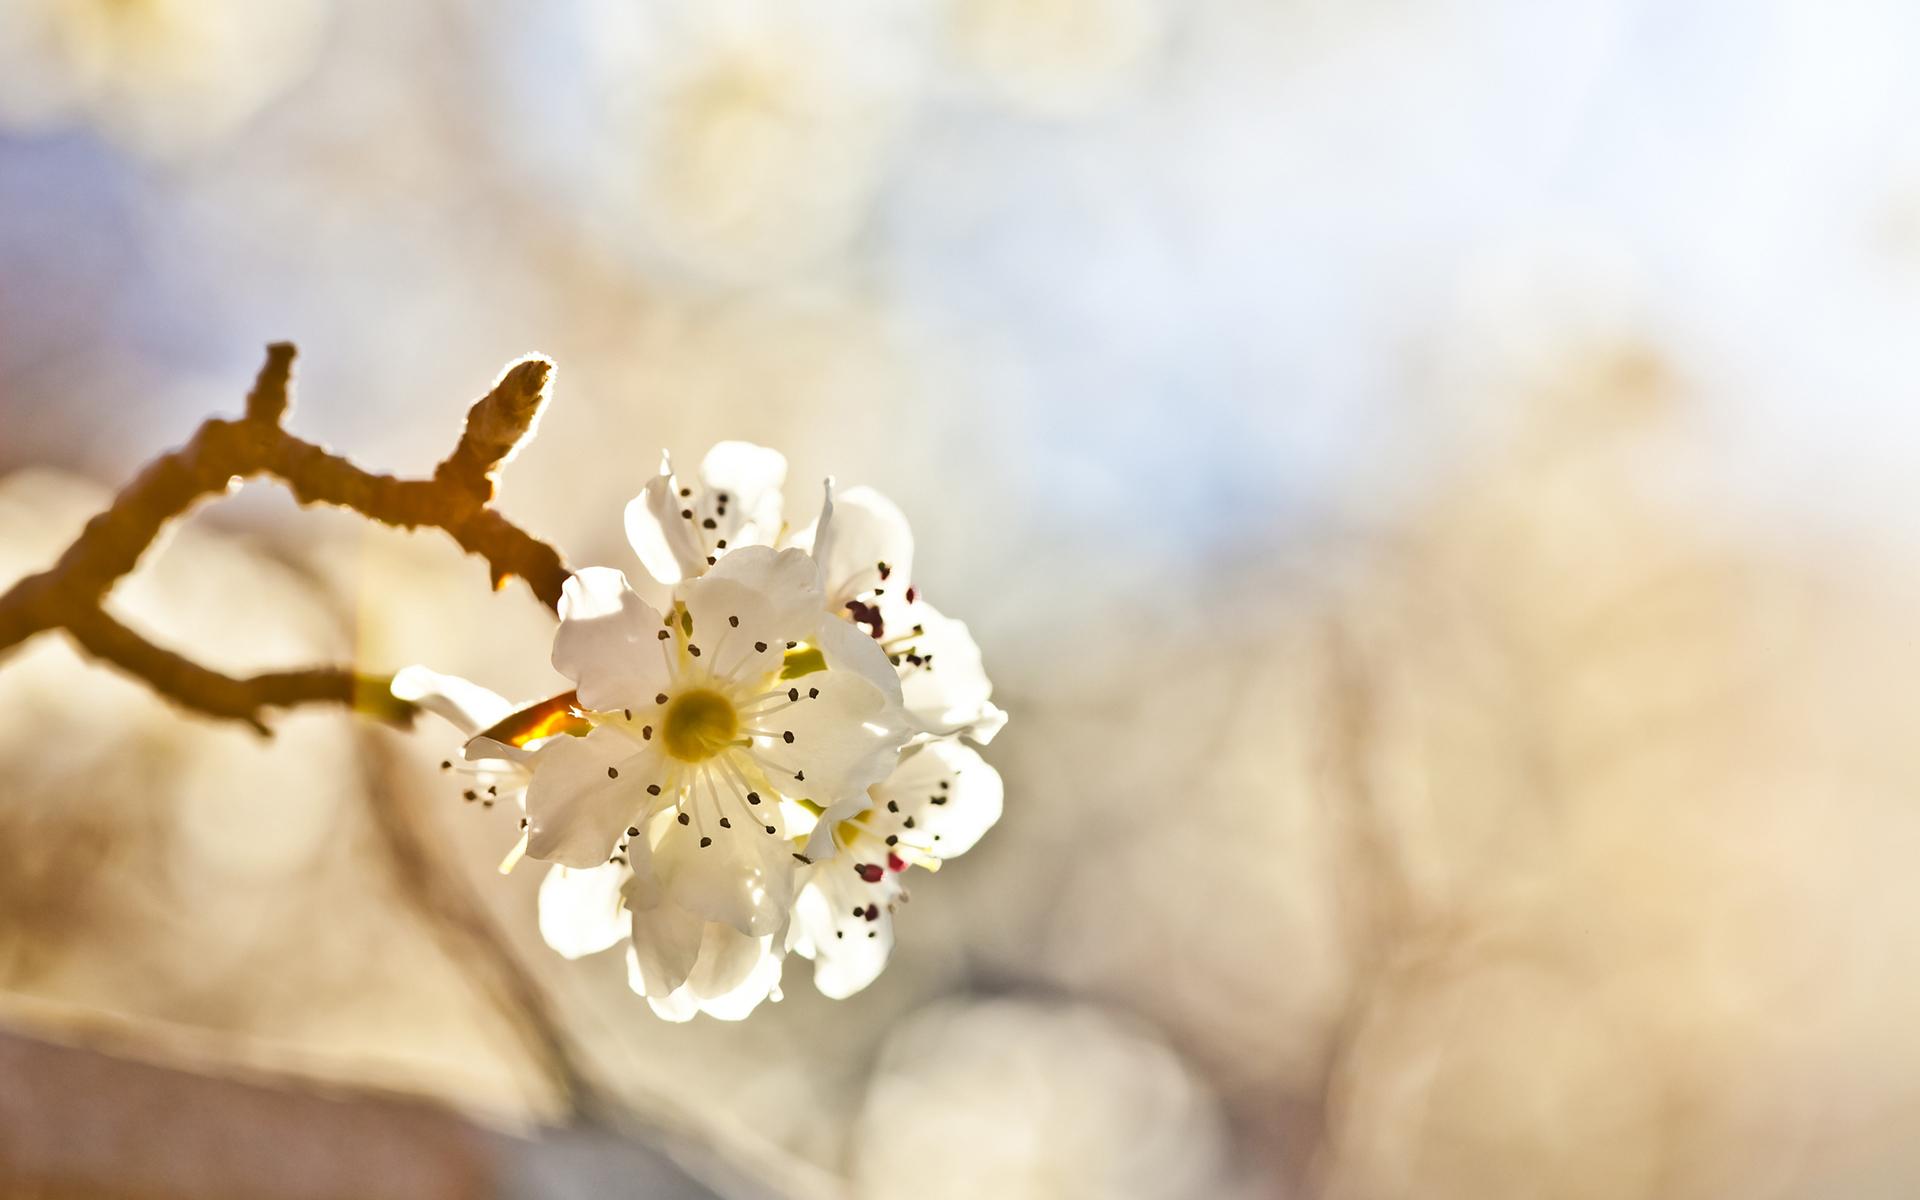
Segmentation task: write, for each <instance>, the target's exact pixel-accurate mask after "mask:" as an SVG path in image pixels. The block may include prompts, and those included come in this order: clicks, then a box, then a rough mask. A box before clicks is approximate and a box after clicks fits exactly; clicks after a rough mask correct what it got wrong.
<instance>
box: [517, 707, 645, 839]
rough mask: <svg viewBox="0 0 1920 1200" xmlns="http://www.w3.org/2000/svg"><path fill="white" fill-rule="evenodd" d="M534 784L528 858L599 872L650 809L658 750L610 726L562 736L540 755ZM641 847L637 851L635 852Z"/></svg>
mask: <svg viewBox="0 0 1920 1200" xmlns="http://www.w3.org/2000/svg"><path fill="white" fill-rule="evenodd" d="M532 761H533V782H532V783H530V784H528V785H527V821H528V829H527V853H528V854H529V855H531V856H532V857H534V858H544V859H548V860H550V861H553V862H558V863H563V864H565V865H566V866H569V867H597V866H599V865H600V864H601V863H604V862H606V861H607V859H608V857H610V856H611V855H612V854H613V851H614V847H615V846H616V845H617V844H618V842H619V840H620V835H621V833H623V832H624V831H625V830H626V828H627V826H628V825H630V824H632V823H634V822H636V821H638V820H639V819H640V818H641V817H642V816H643V815H644V814H645V813H646V810H647V806H648V801H649V799H650V797H649V796H648V794H647V792H646V790H645V789H646V786H647V785H648V784H649V783H653V782H657V781H658V779H659V777H660V774H661V764H660V755H659V754H658V752H656V751H654V750H652V749H650V748H643V747H642V746H640V745H639V744H638V743H636V742H635V741H634V740H633V739H632V738H630V737H628V736H627V735H626V734H624V733H621V732H620V731H619V730H617V729H614V728H611V727H609V726H605V725H603V726H601V727H599V728H598V729H595V730H594V731H593V732H592V733H590V734H588V735H587V736H586V737H583V738H577V737H557V738H553V739H551V740H549V741H547V742H544V743H542V745H541V747H540V749H539V750H537V751H535V752H534V756H533V760H532ZM636 849H638V848H637V847H636Z"/></svg>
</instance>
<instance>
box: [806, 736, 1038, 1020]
mask: <svg viewBox="0 0 1920 1200" xmlns="http://www.w3.org/2000/svg"><path fill="white" fill-rule="evenodd" d="M869 791H870V793H871V797H872V801H873V803H872V806H871V807H869V808H868V809H866V810H865V811H864V812H861V813H859V814H857V815H855V816H853V817H849V818H848V819H846V820H844V821H840V822H838V823H836V824H835V825H834V826H833V830H832V836H833V838H834V840H835V842H836V843H837V844H838V845H839V846H840V847H841V849H842V850H843V851H844V853H841V854H839V855H836V856H835V857H834V858H832V859H831V860H829V861H824V862H821V863H818V864H816V865H815V866H814V867H812V868H811V873H810V875H809V877H808V879H807V882H806V885H805V887H804V888H803V889H802V891H801V893H800V897H799V900H798V901H797V902H796V903H795V905H794V926H793V934H792V935H791V941H792V948H793V949H794V950H795V951H796V952H797V953H799V954H801V955H803V956H804V957H807V958H811V959H813V960H814V971H813V982H814V986H815V987H817V988H819V989H820V991H822V992H823V993H825V994H826V995H828V996H832V997H834V998H835V999H840V998H843V997H846V996H850V995H852V994H853V993H855V992H857V991H859V990H860V989H861V988H864V987H866V986H867V985H868V984H869V983H872V982H873V980H874V978H875V977H876V976H878V975H879V974H880V971H881V968H883V967H885V966H886V964H887V956H888V955H889V954H890V953H891V952H892V950H893V911H894V908H895V907H896V906H897V905H898V904H899V903H900V901H902V900H904V899H905V898H906V890H905V888H904V887H903V886H902V884H901V876H902V875H903V874H904V873H905V872H906V870H907V868H908V867H911V866H921V867H925V868H927V869H928V870H934V871H937V870H939V869H940V864H941V862H942V861H943V860H945V859H948V858H952V857H954V856H955V855H958V854H964V853H965V852H966V851H967V850H969V849H971V848H972V846H973V844H974V843H975V842H977V841H979V840H980V835H981V834H983V833H985V832H986V831H987V830H988V829H989V828H990V827H992V825H993V823H994V822H995V821H998V820H999V819H1000V805H1001V799H1002V785H1001V782H1000V774H999V772H997V771H995V770H994V769H993V768H992V767H991V766H989V765H987V763H986V761H985V760H983V759H982V758H981V757H980V755H979V754H978V753H977V752H976V751H974V750H973V749H972V748H970V747H968V746H965V745H962V744H961V743H960V741H959V740H958V739H956V738H951V737H949V738H941V739H938V740H935V741H930V742H923V743H921V744H919V745H916V746H913V747H910V748H909V749H908V750H907V751H906V752H905V753H904V754H902V755H901V756H900V765H899V767H898V768H896V769H895V770H894V772H893V774H892V775H891V776H889V777H888V778H887V779H886V781H885V782H883V783H879V784H876V785H874V786H873V787H872V788H871V789H869Z"/></svg>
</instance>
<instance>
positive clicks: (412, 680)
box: [388, 666, 533, 808]
mask: <svg viewBox="0 0 1920 1200" xmlns="http://www.w3.org/2000/svg"><path fill="white" fill-rule="evenodd" d="M388 690H389V691H391V692H392V693H393V694H394V695H395V696H396V697H398V698H399V699H401V700H408V701H411V702H412V703H414V704H417V705H419V706H420V707H421V708H423V709H425V710H427V711H428V712H430V713H433V714H434V715H435V716H438V717H441V718H443V719H445V720H446V721H447V722H448V723H449V724H451V725H452V726H453V727H454V728H456V729H458V730H459V731H460V732H461V733H462V734H464V735H465V737H466V746H465V750H464V753H463V756H462V760H461V761H455V760H453V759H451V758H449V759H444V760H442V761H441V763H440V768H441V770H443V771H447V772H449V773H453V774H458V775H461V776H464V777H465V778H464V781H463V782H464V784H465V786H464V787H463V789H462V793H461V794H462V795H463V796H465V798H466V799H468V800H478V801H481V802H482V803H484V804H485V805H486V806H487V807H489V808H491V807H492V806H493V805H494V804H495V803H496V802H497V801H500V800H509V801H512V802H514V803H517V804H520V805H522V806H524V805H525V803H526V793H527V784H528V783H529V782H530V781H531V780H532V778H533V773H532V771H531V770H529V769H528V767H527V760H528V759H529V758H531V757H532V753H533V752H532V750H530V749H528V748H527V747H525V746H518V745H512V744H509V743H506V742H502V741H499V740H496V739H494V738H487V737H482V736H480V735H481V734H482V733H483V732H485V731H486V730H489V729H492V728H493V727H494V726H495V725H497V724H498V723H499V722H501V721H503V720H505V719H506V718H507V717H508V716H510V715H511V714H512V713H513V711H514V707H513V705H512V704H510V703H508V702H507V700H506V699H504V698H503V697H501V696H499V695H497V694H495V693H493V692H490V691H488V690H487V689H486V688H484V687H481V686H480V685H479V684H477V683H473V682H471V681H469V680H465V679H462V678H460V677H459V676H458V675H442V674H440V673H439V672H437V671H430V670H428V669H427V668H426V667H422V666H412V667H408V668H406V669H405V670H403V671H401V672H400V673H399V674H397V675H395V676H394V677H393V683H392V684H391V685H389V688H388Z"/></svg>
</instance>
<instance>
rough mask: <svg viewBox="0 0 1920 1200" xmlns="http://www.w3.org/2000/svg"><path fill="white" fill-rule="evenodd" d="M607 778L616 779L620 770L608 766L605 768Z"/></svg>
mask: <svg viewBox="0 0 1920 1200" xmlns="http://www.w3.org/2000/svg"><path fill="white" fill-rule="evenodd" d="M607 778H608V779H618V778H620V771H619V769H618V768H617V767H608V768H607Z"/></svg>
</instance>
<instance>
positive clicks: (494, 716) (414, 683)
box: [388, 665, 513, 737]
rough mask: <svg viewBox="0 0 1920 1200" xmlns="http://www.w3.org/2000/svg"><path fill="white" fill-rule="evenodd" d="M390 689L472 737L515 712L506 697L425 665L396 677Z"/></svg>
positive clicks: (397, 695)
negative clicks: (430, 669) (429, 668)
mask: <svg viewBox="0 0 1920 1200" xmlns="http://www.w3.org/2000/svg"><path fill="white" fill-rule="evenodd" d="M388 690H389V691H391V692H392V693H393V694H394V695H395V696H396V697H398V698H399V699H401V700H407V701H411V702H412V703H414V704H418V705H419V706H420V707H421V708H424V709H426V710H427V711H428V712H430V713H432V714H434V715H435V716H437V717H441V718H443V719H444V720H446V721H447V722H448V723H450V724H451V725H453V727H454V728H456V729H458V730H459V731H460V732H461V733H464V734H466V735H467V736H468V737H472V736H473V735H474V734H476V733H479V732H480V731H481V730H482V729H486V728H489V727H490V726H492V725H494V724H495V723H497V722H498V721H499V720H500V719H501V718H503V717H505V716H506V715H507V714H508V713H510V712H512V711H513V705H511V704H509V703H508V702H507V700H506V698H505V697H502V696H499V695H496V694H494V693H493V692H490V691H488V690H487V689H486V688H483V687H481V686H480V685H479V684H477V683H471V682H469V681H467V680H465V679H462V678H460V677H459V676H458V675H442V674H440V673H439V672H438V671H429V670H428V669H427V668H425V667H422V666H418V665H415V666H411V667H407V668H406V669H404V670H402V671H401V672H400V673H399V674H397V675H395V676H394V677H393V683H392V684H390V685H389V687H388Z"/></svg>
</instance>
